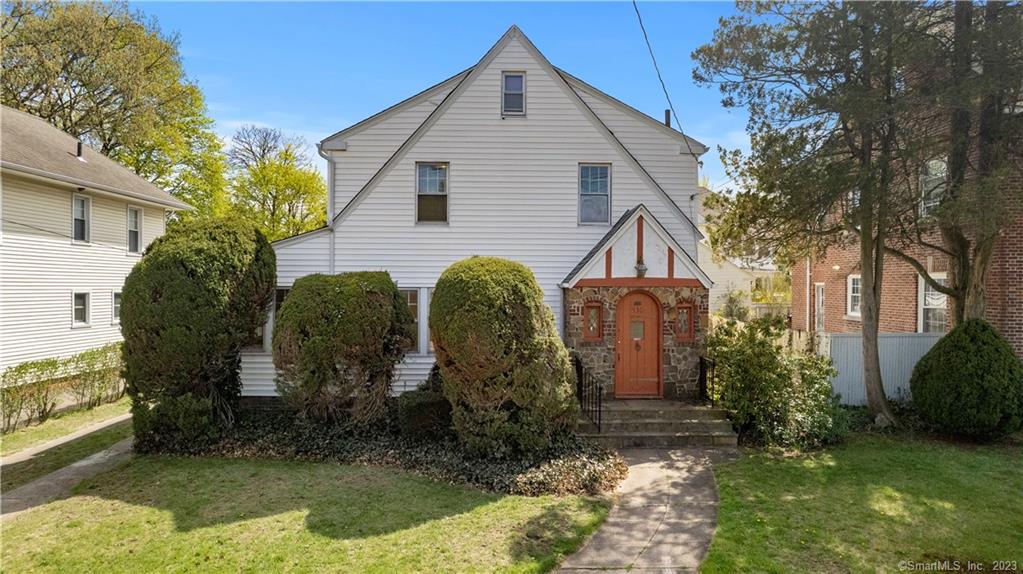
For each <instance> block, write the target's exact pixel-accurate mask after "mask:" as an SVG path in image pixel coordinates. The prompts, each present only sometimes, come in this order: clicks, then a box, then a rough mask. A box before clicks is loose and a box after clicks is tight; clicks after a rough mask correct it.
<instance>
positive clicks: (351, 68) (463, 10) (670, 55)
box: [136, 2, 748, 188]
mask: <svg viewBox="0 0 1023 574" xmlns="http://www.w3.org/2000/svg"><path fill="white" fill-rule="evenodd" d="M136 6H137V7H138V8H139V9H141V10H142V11H143V13H145V14H146V15H147V16H150V17H155V18H156V19H157V21H158V22H159V25H160V27H161V29H162V30H163V31H164V32H165V33H177V34H179V35H180V47H181V54H182V57H183V59H184V66H185V71H186V73H187V74H188V75H189V77H191V78H192V79H193V80H195V81H196V82H198V84H199V86H200V87H201V88H202V90H203V92H204V93H205V95H206V101H207V105H208V106H209V110H210V113H211V115H212V116H213V118H214V119H215V120H216V121H217V131H218V133H220V134H221V135H222V136H229V135H230V134H231V133H233V131H234V130H235V129H236V128H237V127H238V126H240V125H243V124H248V123H255V124H261V125H268V126H273V127H278V128H281V129H282V130H284V131H286V132H289V133H292V134H297V135H300V136H302V137H304V138H305V139H306V140H307V141H308V142H309V143H310V145H311V144H313V143H315V142H316V141H318V140H320V139H322V138H323V137H325V136H327V135H329V134H331V133H333V132H335V131H338V130H340V129H342V128H344V127H346V126H348V125H351V124H353V123H355V122H357V121H359V120H361V119H363V118H365V117H367V116H370V115H372V114H374V113H376V112H378V111H380V110H381V109H383V108H385V107H387V106H390V105H392V104H394V103H396V102H398V101H400V100H403V99H405V98H407V97H408V96H410V95H412V94H414V93H416V92H419V91H420V90H422V89H424V88H426V87H428V86H430V85H432V84H434V83H436V82H439V81H441V80H442V79H444V78H447V77H448V76H451V75H453V74H455V73H457V72H459V71H461V70H463V69H465V68H467V67H469V66H471V65H473V64H474V63H476V61H477V60H478V59H479V58H480V57H481V56H482V55H483V54H484V53H485V52H486V51H487V49H489V48H490V46H491V45H493V43H494V42H496V41H497V39H498V38H499V37H500V36H501V34H503V33H504V32H505V30H507V29H508V27H509V26H510V25H511V24H517V25H518V26H519V27H520V28H522V30H523V31H524V32H525V33H526V35H527V36H529V38H530V39H531V40H532V41H533V43H534V44H536V46H537V47H538V48H539V49H540V51H542V52H543V53H544V54H545V55H546V56H547V58H548V59H549V60H550V61H551V62H552V63H553V64H554V65H556V66H558V67H560V68H563V69H565V70H567V71H568V72H570V73H572V74H573V75H575V76H578V77H580V78H582V79H583V80H586V81H587V82H589V83H590V84H592V85H594V86H596V87H598V88H600V89H602V90H604V91H605V92H607V93H609V94H611V95H612V96H615V97H616V98H618V99H620V100H622V101H624V102H626V103H628V104H630V105H632V106H633V107H636V108H638V109H639V110H641V111H643V112H645V113H647V114H649V115H651V116H653V117H655V118H662V117H663V114H664V109H665V108H666V107H667V105H666V103H665V101H664V95H663V93H662V92H661V88H660V86H659V84H658V82H657V76H656V75H655V73H654V69H653V66H652V64H651V62H650V57H649V55H648V54H647V49H646V45H645V44H644V42H643V36H642V33H641V32H640V28H639V24H638V23H637V21H636V16H635V13H634V12H633V8H632V5H631V4H630V3H627V2H603V3H393V4H392V3H340V2H338V3H326V2H320V3H193V2H182V3H163V2H144V3H139V4H137V5H136ZM640 10H641V12H642V13H643V20H644V23H645V24H646V27H647V31H648V32H649V34H650V39H651V42H652V43H653V46H654V52H655V54H656V55H657V59H658V62H659V63H660V65H661V71H662V72H663V74H664V79H665V82H666V83H667V85H668V91H669V93H670V94H671V97H672V100H673V102H674V103H675V109H676V111H677V112H678V115H679V118H680V119H681V121H682V127H683V129H684V130H685V132H686V133H687V134H689V135H691V136H693V137H695V138H696V139H698V140H700V141H702V142H703V143H705V144H707V145H708V146H710V147H711V151H710V152H708V153H707V154H705V155H704V156H703V160H704V171H703V173H704V174H705V175H706V176H707V177H709V178H710V181H711V184H712V187H715V188H716V187H718V186H719V185H720V184H722V183H724V181H725V175H724V171H723V169H722V167H721V164H720V160H719V158H718V153H717V149H716V148H717V146H718V145H722V146H725V147H727V148H734V147H736V146H740V147H746V146H747V145H748V139H747V137H746V135H745V131H744V127H745V121H746V117H745V114H743V113H742V112H741V111H736V110H725V109H724V108H722V107H721V104H720V97H719V93H718V90H717V88H716V87H698V86H696V85H695V84H694V83H693V81H692V68H693V62H692V59H691V58H690V54H691V53H692V51H693V50H694V49H695V48H696V47H698V46H700V45H701V44H703V43H705V42H707V41H709V40H710V39H711V36H712V34H713V31H714V29H715V28H716V26H717V20H718V18H720V17H721V16H725V15H729V14H731V13H733V11H734V5H733V4H732V3H725V2H682V3H660V2H640ZM313 155H314V157H315V159H316V161H317V165H320V164H322V160H321V159H320V158H319V157H318V156H315V154H313ZM320 167H321V169H322V167H323V166H322V165H320Z"/></svg>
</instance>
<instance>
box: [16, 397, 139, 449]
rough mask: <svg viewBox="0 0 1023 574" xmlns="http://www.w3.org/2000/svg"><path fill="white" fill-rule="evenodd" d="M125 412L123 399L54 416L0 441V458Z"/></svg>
mask: <svg viewBox="0 0 1023 574" xmlns="http://www.w3.org/2000/svg"><path fill="white" fill-rule="evenodd" d="M129 409H131V402H130V401H129V400H128V397H124V398H122V399H120V400H118V401H115V402H112V403H106V404H102V405H99V406H98V407H96V408H93V409H88V410H79V411H70V412H66V413H61V414H57V415H54V416H52V417H50V418H49V419H47V420H46V422H44V423H42V424H38V425H29V426H27V427H24V428H20V429H18V430H16V431H14V432H11V433H8V434H5V435H3V436H2V437H0V456H10V455H12V454H14V453H16V452H18V451H21V450H25V449H26V448H29V447H33V446H36V445H40V444H43V443H44V442H47V441H51V440H53V439H57V438H60V437H62V436H65V435H69V434H71V433H73V432H75V431H77V430H79V429H81V428H84V427H87V426H89V425H91V424H95V423H98V422H101V421H104V420H106V419H111V418H114V417H116V416H118V415H123V414H125V413H127V412H128V410H129Z"/></svg>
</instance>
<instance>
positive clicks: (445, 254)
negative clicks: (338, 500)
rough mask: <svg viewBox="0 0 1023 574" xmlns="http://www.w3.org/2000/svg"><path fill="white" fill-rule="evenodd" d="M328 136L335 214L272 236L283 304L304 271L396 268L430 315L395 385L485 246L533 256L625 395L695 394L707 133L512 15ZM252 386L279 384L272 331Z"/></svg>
mask: <svg viewBox="0 0 1023 574" xmlns="http://www.w3.org/2000/svg"><path fill="white" fill-rule="evenodd" d="M319 147H320V153H321V155H323V156H324V157H325V158H326V160H327V162H328V164H329V171H328V174H329V177H328V179H329V185H328V188H329V190H330V191H329V193H330V197H329V198H328V210H329V217H328V221H329V224H328V225H327V226H326V227H325V228H323V229H320V230H317V231H313V232H309V233H305V234H303V235H299V236H296V237H292V238H289V239H284V240H282V241H278V242H276V243H275V244H274V248H275V251H276V253H277V267H278V268H277V273H278V277H277V280H278V287H279V292H278V297H277V300H278V302H279V301H280V300H281V299H282V297H283V295H284V294H285V293H286V291H287V289H288V288H289V286H291V285H292V284H293V282H294V281H295V280H296V279H297V278H299V277H302V276H304V275H307V274H310V273H343V272H347V271H364V270H383V271H388V272H390V274H391V277H392V278H393V279H394V280H395V281H396V282H397V284H398V286H399V288H400V289H401V290H402V291H403V292H404V293H405V296H406V297H407V299H408V302H409V304H410V305H411V307H412V310H413V313H414V314H415V316H416V319H417V323H418V340H417V342H416V348H415V350H414V351H413V352H412V353H410V354H409V355H408V356H407V357H406V359H405V360H404V362H403V364H402V365H401V368H400V369H399V376H398V382H397V385H396V390H397V391H399V392H400V391H402V390H405V389H408V388H413V387H415V386H416V385H418V384H419V383H420V382H422V381H423V380H424V379H425V378H426V376H427V374H428V373H429V370H430V368H431V366H432V365H433V363H434V357H433V354H432V349H431V345H430V341H429V336H428V312H429V302H430V295H431V292H432V288H433V286H434V284H435V283H436V281H437V278H438V277H439V276H440V274H441V273H442V272H443V271H444V270H445V268H447V267H448V266H449V265H450V264H452V263H454V262H455V261H458V260H460V259H463V258H466V257H470V256H473V255H490V256H498V257H504V258H508V259H512V260H515V261H519V262H521V263H524V264H526V265H528V266H529V267H530V268H532V270H533V272H534V273H535V275H536V278H537V280H538V281H539V283H540V285H541V286H542V287H543V289H544V292H545V294H546V301H547V303H548V304H549V305H550V307H551V308H552V309H553V310H554V314H555V317H556V318H557V322H558V328H559V329H560V330H561V333H562V335H563V337H564V339H565V341H566V343H567V344H568V346H569V348H570V349H571V350H573V351H575V352H576V353H578V355H579V356H580V358H581V359H582V360H583V362H584V365H585V366H586V367H587V368H588V369H589V370H590V372H592V373H593V374H594V375H595V376H597V377H599V380H601V381H602V383H603V384H604V385H605V386H606V388H607V390H608V391H609V392H610V391H613V393H614V396H617V397H663V396H675V395H680V394H686V393H692V392H695V385H696V376H697V364H698V356H699V354H701V352H702V351H701V349H702V339H703V334H704V332H705V329H706V325H707V308H708V289H709V287H710V286H711V281H710V280H709V279H708V278H707V275H706V274H705V273H704V272H703V271H701V269H700V267H699V265H698V262H697V244H698V242H699V240H700V238H701V234H700V232H699V230H698V229H697V227H696V225H695V223H694V222H695V220H696V207H695V206H696V204H697V199H696V194H697V192H698V186H697V179H698V173H697V172H698V156H699V155H701V154H703V153H704V152H706V151H707V147H706V146H704V145H703V144H701V143H699V142H697V141H695V140H693V139H689V138H687V137H686V136H684V135H683V134H681V133H680V132H679V131H677V130H675V129H672V128H671V127H669V126H667V125H665V124H664V123H662V122H659V121H657V120H654V119H653V118H651V117H649V116H647V115H645V114H643V113H641V112H639V111H637V110H635V109H633V108H631V107H629V106H628V105H626V104H624V103H622V102H620V101H618V100H616V99H615V98H613V97H611V96H609V95H607V94H605V93H603V92H601V91H600V90H598V89H596V88H594V87H593V86H590V85H589V84H587V83H585V82H583V81H582V80H580V79H578V78H575V77H573V76H571V75H569V74H568V73H567V72H565V71H562V70H559V69H557V68H555V67H554V66H552V65H551V63H550V62H548V61H547V59H546V58H545V57H544V56H543V54H541V53H540V52H539V51H538V50H537V49H536V47H535V46H534V45H533V44H532V43H531V42H530V41H529V39H528V38H526V36H525V35H524V34H523V33H522V32H521V31H520V30H519V29H518V28H517V27H514V26H513V27H512V28H511V29H509V30H508V32H507V33H505V34H504V36H502V37H501V39H500V40H499V41H498V42H497V43H496V44H495V45H494V46H493V47H492V48H491V49H490V50H489V51H488V52H487V53H486V54H485V55H484V56H483V58H482V59H480V60H479V62H478V63H477V64H476V65H474V66H472V67H471V68H469V69H467V70H465V71H462V72H459V73H458V74H456V75H454V76H452V77H450V78H448V79H446V80H444V81H442V82H440V83H439V84H437V85H435V86H433V87H430V88H428V89H426V90H425V91H423V92H421V93H419V94H417V95H415V96H412V97H411V98H409V99H407V100H405V101H402V102H400V103H398V104H396V105H394V106H392V107H390V108H387V109H386V110H384V111H382V112H380V113H378V114H376V115H374V116H372V117H369V118H367V119H365V120H363V121H361V122H359V123H357V124H355V125H353V126H351V127H348V128H346V129H344V130H342V131H340V132H338V133H336V134H334V135H332V136H330V137H328V138H326V139H325V140H323V141H322V142H320V144H319ZM272 323H273V315H272V313H271V318H270V321H269V324H268V328H267V330H266V331H267V333H269V332H271V330H272ZM242 380H243V385H244V386H243V395H246V396H272V395H274V394H275V387H274V369H273V364H272V357H271V354H270V337H265V338H264V342H263V346H262V347H261V348H256V349H250V350H249V351H247V352H246V353H245V354H244V355H243V359H242Z"/></svg>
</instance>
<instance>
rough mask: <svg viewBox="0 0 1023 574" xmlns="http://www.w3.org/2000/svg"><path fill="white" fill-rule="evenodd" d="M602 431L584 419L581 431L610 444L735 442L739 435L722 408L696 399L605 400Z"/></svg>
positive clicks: (646, 445)
mask: <svg viewBox="0 0 1023 574" xmlns="http://www.w3.org/2000/svg"><path fill="white" fill-rule="evenodd" d="M602 411H603V412H602V421H601V429H600V430H601V432H599V433H598V432H597V429H596V427H595V426H594V425H593V424H592V423H591V422H590V421H589V420H586V419H583V420H582V421H581V422H580V426H579V430H580V432H581V434H583V435H584V436H587V437H589V438H591V439H593V440H595V441H597V442H599V443H600V444H603V445H605V446H608V447H611V448H617V449H622V448H633V447H639V448H680V447H691V446H697V447H699V446H736V444H737V442H738V437H737V436H736V434H735V431H733V430H732V423H731V421H729V420H728V417H727V416H726V414H725V411H724V410H722V409H718V408H714V407H710V406H707V405H704V404H702V403H699V402H697V401H670V400H644V399H634V400H614V399H611V400H608V399H607V398H605V400H604V403H603V408H602Z"/></svg>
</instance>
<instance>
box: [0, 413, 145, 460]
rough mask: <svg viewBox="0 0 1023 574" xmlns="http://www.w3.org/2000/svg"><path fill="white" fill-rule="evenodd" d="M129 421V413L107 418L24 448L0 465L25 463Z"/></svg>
mask: <svg viewBox="0 0 1023 574" xmlns="http://www.w3.org/2000/svg"><path fill="white" fill-rule="evenodd" d="M129 419H131V413H124V414H122V415H117V416H116V417H113V418H109V419H106V420H103V421H99V422H97V423H92V424H91V425H89V426H86V427H82V428H80V429H78V430H76V431H75V432H73V433H71V434H66V435H64V436H62V437H59V438H55V439H53V440H51V441H49V442H45V443H43V444H40V445H36V446H33V447H29V448H26V449H24V450H20V451H18V452H16V453H14V454H12V455H9V456H5V457H3V458H2V459H0V465H2V466H7V465H9V464H16V463H19V462H22V461H26V460H28V459H30V458H32V457H34V456H36V455H37V454H39V453H41V452H45V451H47V450H50V449H51V448H53V447H56V446H60V445H62V444H65V443H69V442H71V441H73V440H75V439H78V438H81V437H83V436H85V435H87V434H92V433H94V432H96V431H99V430H103V429H105V428H107V427H110V426H114V425H115V424H117V423H119V422H121V421H126V420H129Z"/></svg>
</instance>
